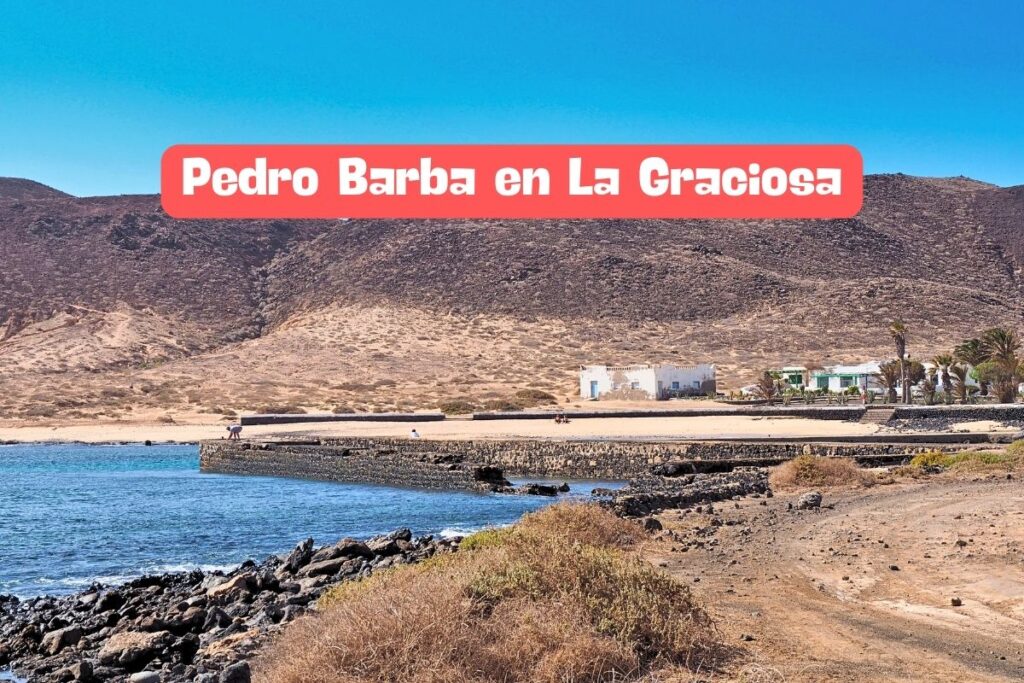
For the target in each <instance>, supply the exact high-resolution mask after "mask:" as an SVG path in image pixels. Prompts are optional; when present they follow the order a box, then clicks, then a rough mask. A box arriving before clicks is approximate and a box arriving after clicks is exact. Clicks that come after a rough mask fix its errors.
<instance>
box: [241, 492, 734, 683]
mask: <svg viewBox="0 0 1024 683" xmlns="http://www.w3.org/2000/svg"><path fill="white" fill-rule="evenodd" d="M641 537H642V532H641V531H640V529H639V527H638V526H636V525H635V524H633V523H631V522H627V521H625V520H622V519H620V518H618V517H616V516H615V515H613V514H612V513H610V512H607V511H604V510H602V509H600V508H598V507H596V506H590V505H579V504H562V505H556V506H553V507H551V508H548V509H546V510H543V511H541V512H537V513H534V514H531V515H528V516H526V517H525V518H524V519H523V520H522V522H521V523H520V524H518V525H517V526H516V527H514V528H512V529H502V530H492V531H486V532H482V533H481V534H477V535H475V536H471V537H470V538H469V539H467V542H466V548H465V550H464V551H462V552H459V553H456V554H454V555H448V556H443V557H439V558H436V559H433V560H429V561H427V562H425V563H423V564H420V565H415V566H411V567H404V568H398V569H395V570H391V571H388V572H385V573H381V574H378V575H375V576H373V577H371V578H370V579H368V580H366V581H364V582H361V583H357V584H349V585H347V586H345V587H344V588H341V589H339V590H338V591H335V592H332V593H329V594H328V595H327V596H325V598H322V599H321V606H322V608H323V611H322V613H321V614H319V615H317V616H314V617H311V618H306V619H302V620H299V621H298V622H296V623H294V624H292V625H291V626H289V628H288V629H287V631H286V632H285V633H284V635H283V637H282V638H281V639H280V640H279V642H278V643H277V644H276V645H275V646H274V647H272V648H271V650H270V651H269V652H267V653H266V654H265V655H264V656H263V657H262V658H261V659H260V660H259V661H258V662H257V666H256V680H257V681H259V682H261V683H300V682H301V683H364V682H366V683H370V682H373V683H380V682H382V681H389V682H394V683H403V682H412V681H417V682H418V681H446V682H448V681H450V682H452V683H455V682H457V681H478V682H480V683H485V682H491V681H493V682H498V681H500V682H502V683H516V682H523V683H526V682H530V683H544V682H550V683H556V682H563V681H574V682H576V683H588V682H595V683H596V682H598V681H607V682H609V683H610V682H612V681H616V682H619V681H630V680H639V679H641V678H642V677H644V676H646V675H648V674H649V673H650V672H651V671H652V670H657V669H673V670H675V671H676V672H677V673H678V672H680V670H682V671H686V670H690V671H696V670H697V669H698V668H699V669H701V670H702V671H707V670H708V669H709V668H711V667H712V665H713V653H714V651H715V638H714V630H713V626H712V623H711V619H710V617H709V616H708V614H707V613H706V612H705V611H704V609H703V608H702V607H701V606H700V605H699V604H698V603H697V601H696V600H695V598H694V597H693V595H692V594H691V593H690V590H689V588H688V587H687V586H685V585H683V584H681V583H678V582H677V581H675V580H674V579H672V578H671V577H669V576H668V575H667V574H665V573H664V572H662V571H660V570H658V569H655V568H654V567H653V566H651V565H650V564H649V563H647V562H646V561H644V560H643V559H641V558H640V557H639V556H638V555H636V554H635V553H633V552H631V550H630V549H631V548H632V547H633V546H634V545H635V544H636V543H637V542H638V541H639V540H640V538H641Z"/></svg>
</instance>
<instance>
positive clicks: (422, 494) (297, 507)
mask: <svg viewBox="0 0 1024 683" xmlns="http://www.w3.org/2000/svg"><path fill="white" fill-rule="evenodd" d="M531 481H535V480H531ZM569 484H570V487H571V493H570V494H569V495H570V496H584V497H585V496H589V494H590V491H591V490H592V489H593V488H595V487H608V488H614V487H615V484H614V483H609V482H574V481H570V482H569ZM553 500H554V499H552V498H545V497H537V496H519V495H507V494H476V493H457V492H439V491H422V490H414V489H407V488H398V487H385V486H369V485H362V484H337V483H328V482H317V481H306V480H300V479H284V478H271V477H243V476H235V475H224V474H205V473H201V472H199V453H198V448H197V447H196V446H178V445H157V446H150V447H146V446H88V445H81V444H74V445H16V446H3V447H0V594H4V593H10V594H14V595H17V596H19V597H29V596H35V595H42V594H62V593H72V592H76V591H80V590H82V589H84V588H86V587H88V586H89V585H90V584H92V583H93V582H97V581H98V582H102V583H118V582H123V581H126V580H128V579H131V578H134V577H138V576H141V575H143V574H151V573H162V572H171V571H184V570H188V569H193V568H200V569H204V570H213V569H229V568H231V567H233V566H236V565H238V564H240V563H242V562H244V561H245V560H246V559H249V558H252V559H257V560H259V559H262V558H264V557H266V556H267V555H268V554H271V553H281V552H286V551H288V550H290V549H291V548H292V547H293V546H294V545H295V544H296V543H297V542H298V541H300V540H302V539H303V538H306V537H309V536H312V537H313V538H314V539H315V541H316V542H317V544H324V543H332V542H334V541H337V540H339V539H341V538H343V537H346V536H350V537H354V538H368V537H370V536H374V535H378V534H384V533H387V532H390V531H393V530H394V529H396V528H399V527H409V528H411V529H412V530H413V533H414V534H415V535H425V534H440V535H446V534H462V533H466V532H469V531H472V530H474V529H479V528H482V527H485V526H489V525H502V524H509V523H511V522H513V521H515V520H516V519H517V518H519V517H520V516H521V515H522V514H523V513H525V512H529V511H531V510H536V509H537V508H540V507H542V506H544V505H548V504H550V503H551V502H553Z"/></svg>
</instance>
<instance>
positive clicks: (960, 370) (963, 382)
mask: <svg viewBox="0 0 1024 683" xmlns="http://www.w3.org/2000/svg"><path fill="white" fill-rule="evenodd" d="M949 373H950V374H951V375H953V391H955V392H956V397H957V398H958V399H960V402H961V403H967V397H968V396H970V393H971V386H970V385H969V384H968V383H967V378H968V377H969V376H970V371H969V370H968V369H967V365H965V364H964V363H953V365H951V366H950V368H949Z"/></svg>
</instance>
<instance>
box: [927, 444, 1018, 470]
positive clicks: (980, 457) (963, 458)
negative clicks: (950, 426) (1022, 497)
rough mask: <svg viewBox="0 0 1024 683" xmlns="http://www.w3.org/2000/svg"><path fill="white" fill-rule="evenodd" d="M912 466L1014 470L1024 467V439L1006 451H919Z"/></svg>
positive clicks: (1008, 447)
mask: <svg viewBox="0 0 1024 683" xmlns="http://www.w3.org/2000/svg"><path fill="white" fill-rule="evenodd" d="M910 467H911V468H917V469H920V468H923V467H941V468H942V469H944V470H949V471H951V472H986V471H1013V470H1017V469H1021V468H1022V467H1024V441H1015V442H1013V443H1012V444H1010V445H1009V446H1007V448H1006V450H1004V451H960V452H959V453H943V452H942V451H928V452H926V453H918V454H917V455H915V456H914V458H913V459H912V460H911V461H910Z"/></svg>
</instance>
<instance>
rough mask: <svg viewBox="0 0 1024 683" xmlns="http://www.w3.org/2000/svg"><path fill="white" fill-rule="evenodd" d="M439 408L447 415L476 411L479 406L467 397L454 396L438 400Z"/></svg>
mask: <svg viewBox="0 0 1024 683" xmlns="http://www.w3.org/2000/svg"><path fill="white" fill-rule="evenodd" d="M437 409H438V410H440V411H441V412H442V413H444V414H445V415H467V414H469V413H473V412H476V411H477V410H478V409H479V406H478V405H477V404H476V403H474V402H473V401H472V400H470V399H467V398H453V399H448V400H445V401H440V402H438V404H437Z"/></svg>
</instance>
